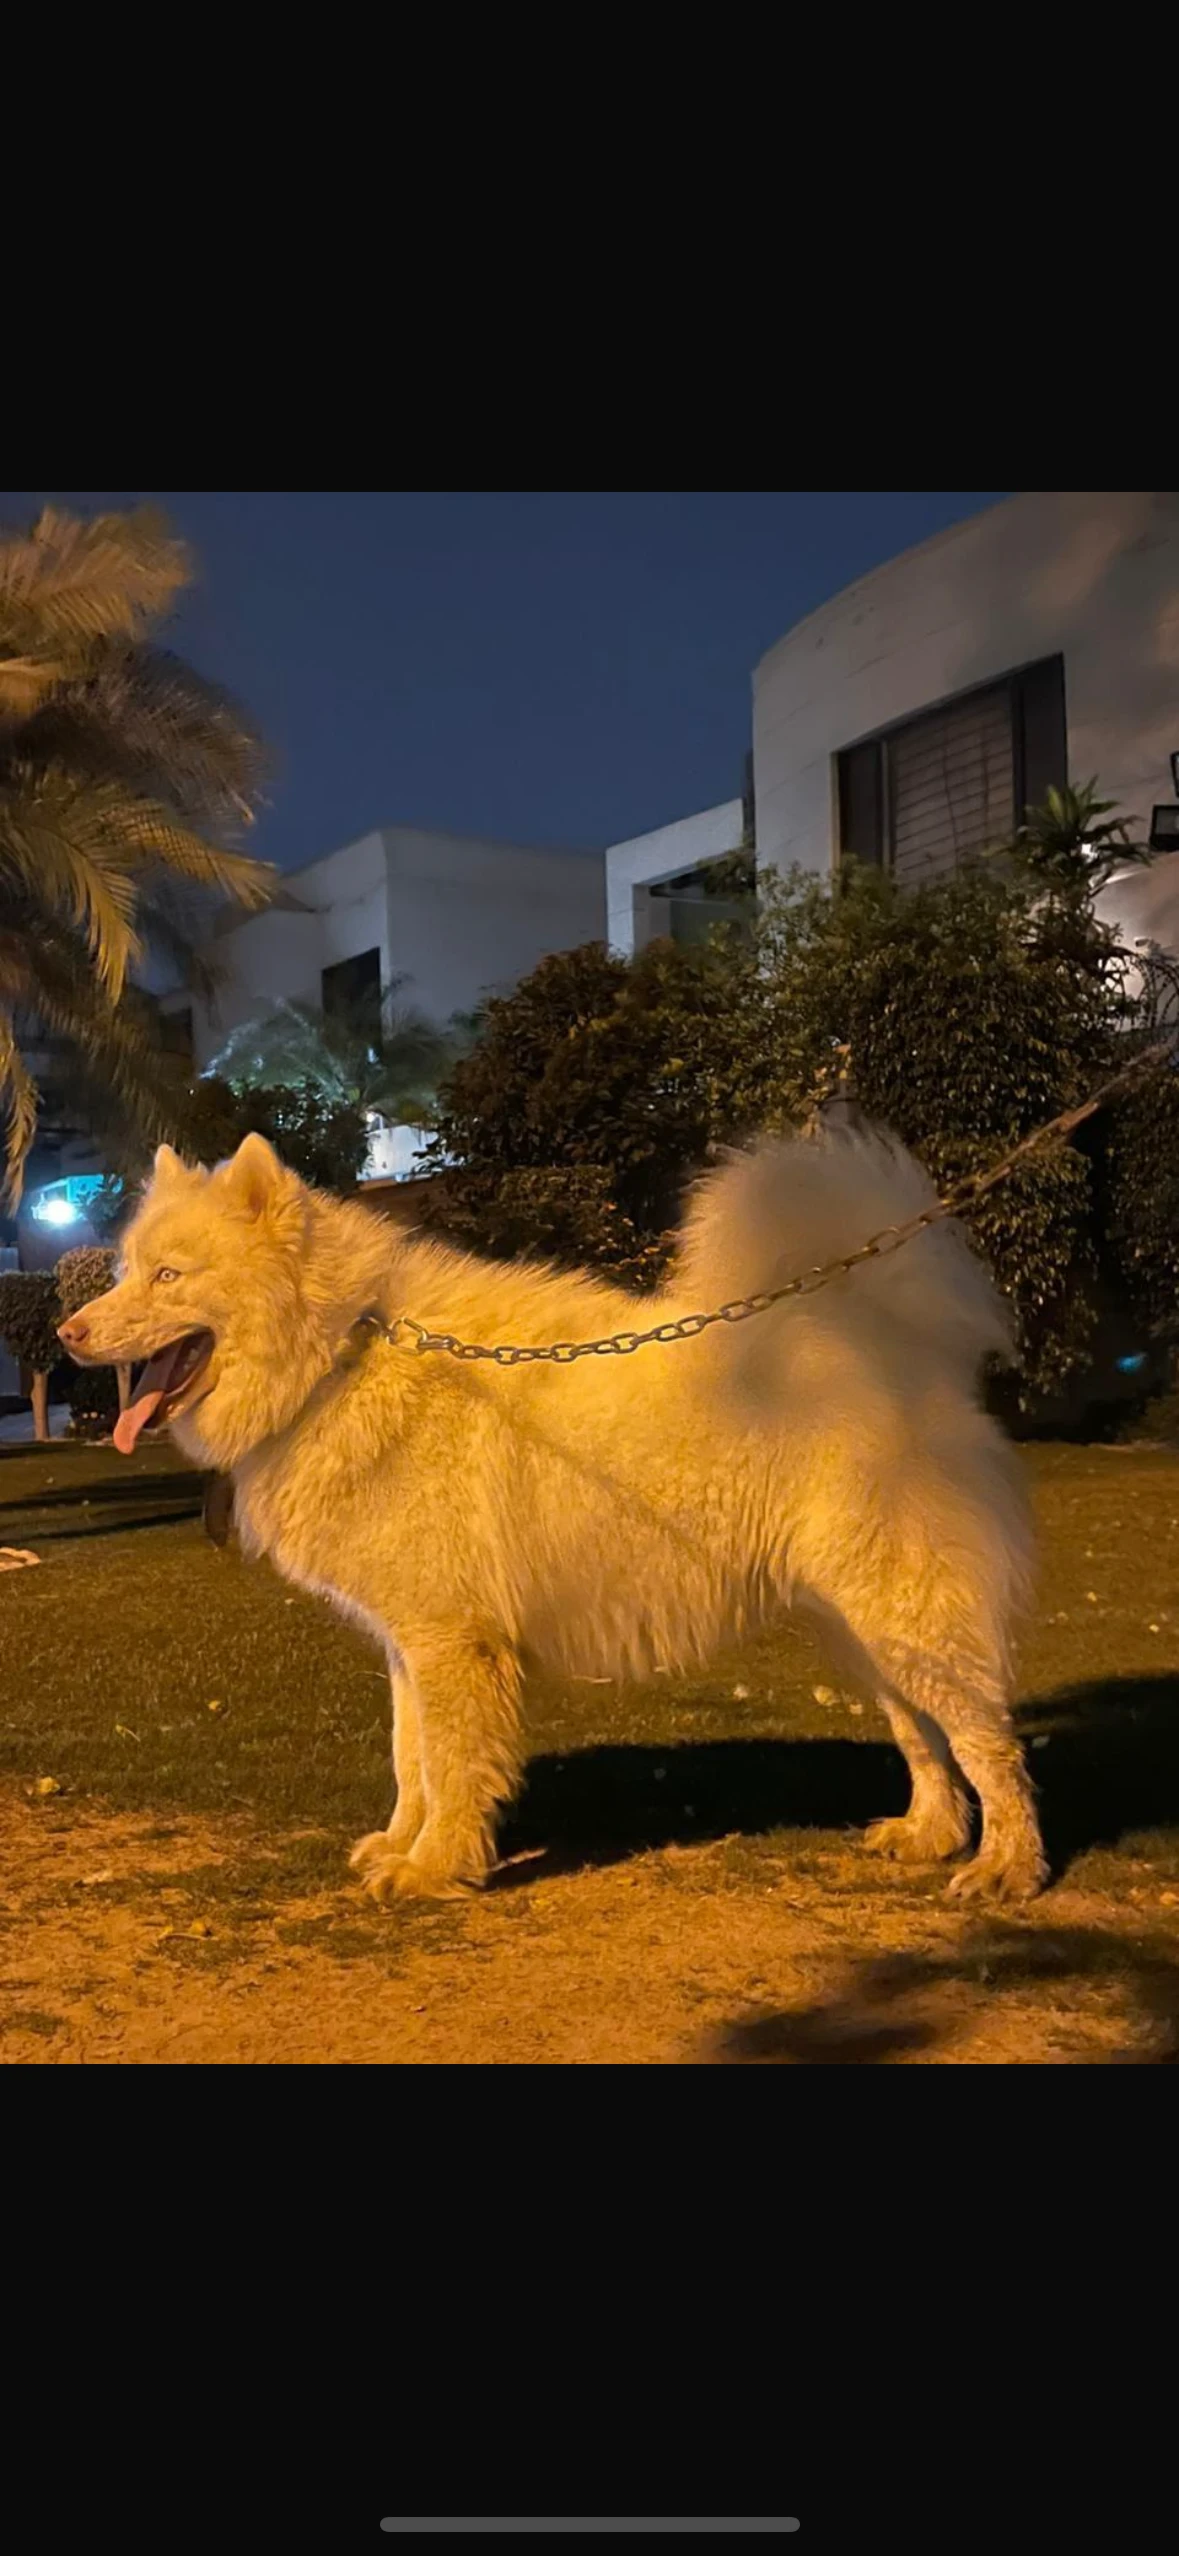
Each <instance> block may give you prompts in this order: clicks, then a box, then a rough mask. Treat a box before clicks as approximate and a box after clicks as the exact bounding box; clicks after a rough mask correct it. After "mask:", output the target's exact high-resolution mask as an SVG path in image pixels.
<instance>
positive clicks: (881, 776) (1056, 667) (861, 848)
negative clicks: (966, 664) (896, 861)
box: [835, 652, 1068, 870]
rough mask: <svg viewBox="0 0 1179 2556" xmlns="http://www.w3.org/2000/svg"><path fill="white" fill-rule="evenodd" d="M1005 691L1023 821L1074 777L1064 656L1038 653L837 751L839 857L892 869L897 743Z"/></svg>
mask: <svg viewBox="0 0 1179 2556" xmlns="http://www.w3.org/2000/svg"><path fill="white" fill-rule="evenodd" d="M990 696H1005V697H1006V700H1007V704H1008V712H1009V717H1010V722H1011V766H1012V798H1013V802H1014V810H1015V823H1016V825H1022V824H1023V823H1024V821H1025V818H1026V815H1027V811H1028V809H1029V807H1036V806H1038V805H1039V804H1040V802H1041V801H1042V800H1043V799H1044V797H1045V796H1046V795H1047V792H1048V790H1049V789H1050V788H1051V787H1052V786H1053V785H1054V784H1055V785H1056V786H1057V787H1058V788H1059V787H1063V785H1064V783H1065V782H1066V781H1067V779H1068V714H1067V701H1066V694H1065V669H1064V657H1063V655H1062V654H1060V653H1059V652H1058V653H1057V654H1055V655H1053V656H1051V657H1032V658H1029V659H1028V661H1027V663H1026V664H1024V665H1022V666H1013V667H1012V668H1011V669H1010V670H1009V672H1008V673H1006V674H1002V675H993V676H991V677H990V678H989V680H988V681H987V682H986V683H972V684H968V685H967V686H966V687H965V689H964V690H963V691H962V692H948V693H945V694H944V695H943V697H942V699H941V700H940V701H930V702H927V703H926V704H925V705H924V707H923V708H922V709H920V710H918V711H914V712H911V713H910V715H909V716H908V717H907V718H904V719H892V720H890V721H889V723H888V726H887V727H884V728H876V729H874V730H872V732H871V733H870V734H869V735H868V736H866V737H858V738H857V739H856V740H855V742H854V744H852V745H849V746H844V747H843V748H842V749H841V750H840V752H839V753H838V754H837V755H836V757H835V765H836V789H837V812H838V827H839V846H838V853H837V861H838V862H839V863H842V862H844V861H849V860H858V861H861V862H864V863H865V864H867V865H868V866H869V867H871V868H875V869H886V870H891V868H892V860H893V844H894V842H895V834H896V827H895V800H894V777H893V766H892V755H891V752H890V747H891V745H892V744H893V743H894V742H895V740H896V738H898V737H900V736H911V735H913V733H914V732H915V731H916V730H918V729H920V728H922V727H924V726H926V725H927V724H931V723H932V722H933V721H934V720H936V719H940V718H941V717H942V716H943V715H944V713H945V712H946V711H947V710H955V709H957V708H958V707H959V706H960V705H961V704H964V703H967V702H970V701H982V700H984V699H986V698H988V697H990Z"/></svg>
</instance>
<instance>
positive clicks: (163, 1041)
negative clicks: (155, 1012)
mask: <svg viewBox="0 0 1179 2556" xmlns="http://www.w3.org/2000/svg"><path fill="white" fill-rule="evenodd" d="M159 1030H160V1045H161V1047H162V1048H163V1051H164V1054H165V1056H180V1057H183V1059H184V1062H185V1064H186V1065H191V1063H192V1061H193V1054H192V1011H191V1009H190V1008H189V1009H186V1010H184V1011H182V1012H161V1013H160V1017H159Z"/></svg>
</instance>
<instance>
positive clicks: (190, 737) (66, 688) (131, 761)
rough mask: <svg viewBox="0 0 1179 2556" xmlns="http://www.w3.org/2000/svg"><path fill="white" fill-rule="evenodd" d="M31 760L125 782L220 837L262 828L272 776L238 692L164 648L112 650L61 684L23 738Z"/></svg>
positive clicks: (24, 751) (22, 745)
mask: <svg viewBox="0 0 1179 2556" xmlns="http://www.w3.org/2000/svg"><path fill="white" fill-rule="evenodd" d="M20 748H21V753H22V756H23V757H24V758H25V760H26V761H31V762H33V763H35V764H38V765H45V764H55V763H56V764H64V765H66V766H67V767H68V769H69V770H70V771H71V772H76V773H78V774H79V775H80V776H88V777H90V778H91V779H95V780H122V781H125V782H127V783H130V784H132V785H133V786H134V787H135V788H136V789H137V790H142V791H145V792H146V793H147V794H148V796H150V797H152V798H155V799H158V800H161V801H164V802H166V804H167V805H168V806H169V807H170V808H171V810H172V812H173V814H174V815H176V816H178V817H179V818H180V819H181V820H182V822H183V823H184V824H185V825H187V826H189V827H191V828H194V829H196V830H197V831H200V832H204V831H205V830H208V831H210V832H212V833H214V834H216V835H217V836H218V837H219V839H221V840H225V839H226V838H227V837H228V838H230V839H232V837H233V836H234V834H236V833H238V832H239V831H241V830H244V829H246V828H248V827H249V826H251V825H252V824H253V823H254V819H255V808H256V805H257V802H258V800H259V798H260V795H261V791H262V786H263V783H264V781H265V779H266V777H267V772H268V768H269V766H268V759H267V757H266V755H265V754H264V752H263V749H262V745H261V743H260V740H259V738H258V737H257V736H256V734H255V733H254V731H253V730H252V729H251V727H250V725H249V722H248V720H247V719H246V717H245V714H244V712H243V711H242V710H240V709H239V707H238V705H237V703H236V702H235V701H234V700H233V697H232V695H231V694H230V693H228V692H226V691H224V690H223V689H222V687H221V686H220V685H218V684H214V683H210V682H209V681H208V680H207V678H206V677H205V676H203V675H198V674H196V673H195V672H194V671H193V669H192V668H191V667H190V666H186V665H185V664H184V662H183V660H182V659H181V658H179V657H175V656H173V655H171V654H170V653H169V652H168V651H166V650H164V649H153V648H144V647H140V648H126V647H117V646H112V647H110V648H107V649H104V650H103V651H102V652H101V653H100V655H99V657H98V659H97V661H96V663H95V664H94V665H93V666H92V668H91V669H90V671H89V672H88V673H87V674H86V675H85V677H84V678H81V679H79V678H75V679H73V680H71V681H69V682H65V683H61V684H59V685H58V687H57V689H56V690H55V691H54V692H53V693H52V694H51V695H50V697H49V698H48V699H47V700H45V701H43V702H42V703H41V705H40V707H39V708H37V709H36V710H35V712H34V715H32V716H31V717H30V718H29V720H28V722H27V724H26V726H25V728H24V730H23V732H22V735H21V740H20Z"/></svg>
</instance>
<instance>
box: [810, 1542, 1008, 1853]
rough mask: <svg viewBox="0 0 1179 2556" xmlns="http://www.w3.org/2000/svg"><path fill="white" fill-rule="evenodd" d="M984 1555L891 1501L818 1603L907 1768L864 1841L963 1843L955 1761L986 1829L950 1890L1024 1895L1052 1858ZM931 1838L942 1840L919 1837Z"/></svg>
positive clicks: (834, 1572) (889, 1845) (992, 1576)
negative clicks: (902, 1789) (1020, 1735)
mask: <svg viewBox="0 0 1179 2556" xmlns="http://www.w3.org/2000/svg"><path fill="white" fill-rule="evenodd" d="M936 1522H937V1521H936V1518H935V1524H936ZM987 1559H988V1558H987V1556H986V1553H985V1550H983V1551H982V1552H981V1553H980V1551H979V1550H975V1549H973V1548H972V1545H971V1543H970V1542H968V1541H967V1539H966V1538H965V1537H961V1536H959V1537H956V1538H949V1537H943V1541H942V1542H941V1543H940V1544H939V1543H938V1542H936V1541H935V1540H934V1538H933V1537H932V1536H931V1535H930V1534H929V1533H928V1531H921V1530H920V1529H919V1528H918V1525H917V1522H916V1520H915V1518H914V1515H913V1512H912V1511H911V1510H910V1512H909V1514H908V1516H907V1517H905V1516H904V1515H903V1513H898V1514H897V1515H896V1516H894V1519H893V1520H892V1521H891V1523H890V1529H889V1532H888V1533H887V1534H884V1535H880V1536H879V1537H877V1536H873V1537H872V1539H871V1542H870V1543H869V1542H867V1541H866V1542H865V1544H864V1545H863V1546H862V1547H861V1549H860V1551H859V1553H858V1555H857V1556H856V1558H855V1560H854V1561H853V1562H852V1563H851V1564H850V1567H849V1566H847V1565H845V1567H844V1568H843V1569H842V1570H841V1569H840V1568H839V1565H838V1562H836V1564H835V1566H834V1568H832V1567H831V1565H830V1563H829V1564H828V1569H827V1573H826V1575H825V1577H826V1585H825V1587H824V1589H823V1596H824V1598H825V1601H826V1605H825V1608H824V1609H823V1612H824V1614H825V1615H826V1617H827V1620H828V1622H829V1623H830V1621H831V1619H832V1617H833V1616H834V1617H836V1618H838V1619H842V1625H843V1627H844V1628H845V1629H846V1633H847V1634H848V1635H850V1639H851V1643H852V1645H853V1647H854V1649H855V1650H857V1651H858V1652H859V1654H860V1655H861V1656H862V1657H866V1659H867V1660H868V1661H869V1662H870V1663H871V1667H872V1669H873V1671H874V1672H875V1674H874V1678H873V1680H872V1684H873V1689H874V1692H875V1693H876V1694H877V1695H878V1696H879V1698H880V1700H881V1702H882V1703H883V1705H884V1708H885V1710H886V1712H887V1713H888V1715H889V1719H890V1721H891V1722H892V1727H893V1731H894V1735H895V1736H896V1738H897V1740H898V1741H899V1744H900V1746H901V1748H902V1750H903V1752H904V1755H905V1757H906V1759H907V1760H908V1764H909V1768H910V1772H911V1774H912V1776H913V1801H912V1805H911V1808H910V1811H909V1814H908V1819H907V1820H906V1821H898V1822H887V1823H882V1826H881V1828H878V1829H877V1830H876V1831H875V1832H873V1831H871V1830H870V1831H869V1836H868V1843H869V1844H870V1845H872V1846H879V1847H881V1848H883V1850H884V1851H885V1852H889V1851H891V1852H893V1853H897V1852H901V1853H904V1852H906V1851H909V1852H912V1853H916V1852H917V1851H918V1846H919V1841H920V1843H921V1847H922V1850H923V1851H928V1852H931V1853H932V1852H935V1851H938V1852H941V1853H942V1854H945V1853H952V1852H954V1851H956V1849H957V1848H958V1847H959V1846H961V1845H963V1844H965V1836H966V1832H965V1823H964V1804H963V1800H962V1795H961V1791H960V1788H959V1787H958V1786H957V1785H956V1784H955V1770H958V1771H959V1772H960V1773H961V1774H962V1775H964V1776H965V1778H966V1781H967V1783H968V1784H970V1785H972V1786H973V1788H974V1791H975V1792H976V1793H977V1795H978V1798H979V1802H980V1804H981V1806H982V1838H981V1841H980V1844H979V1850H978V1853H977V1855H976V1856H975V1857H974V1859H973V1861H972V1862H970V1863H968V1864H966V1865H964V1866H963V1868H962V1871H961V1872H959V1873H956V1874H955V1875H954V1878H953V1880H952V1882H951V1884H950V1888H951V1890H953V1891H955V1892H957V1893H958V1894H959V1895H961V1896H963V1897H972V1896H973V1895H974V1894H975V1893H977V1892H981V1891H994V1892H995V1893H996V1894H997V1896H998V1897H1000V1898H1002V1899H1031V1898H1033V1897H1034V1895H1035V1893H1036V1892H1037V1891H1038V1890H1040V1889H1042V1888H1043V1885H1044V1882H1045V1881H1046V1879H1047V1874H1048V1868H1047V1864H1046V1861H1045V1857H1044V1850H1043V1847H1042V1845H1041V1842H1040V1829H1039V1822H1038V1820H1037V1817H1036V1808H1035V1795H1034V1793H1033V1790H1032V1786H1031V1782H1030V1779H1029V1777H1028V1773H1027V1769H1026V1767H1025V1765H1024V1761H1023V1752H1022V1750H1021V1748H1020V1745H1019V1741H1018V1739H1017V1738H1016V1735H1015V1729H1014V1726H1013V1723H1012V1719H1011V1708H1010V1700H1009V1697H1010V1687H1009V1678H1008V1670H1007V1662H1006V1652H1007V1641H1006V1617H1007V1607H1006V1602H1005V1600H1004V1597H1003V1594H1002V1572H1001V1571H1000V1570H998V1569H997V1568H995V1567H991V1568H989V1569H988V1567H987ZM817 1578H818V1574H817V1573H816V1574H815V1579H816V1580H817ZM996 1581H998V1583H999V1588H998V1591H997V1592H996V1588H995V1583H996ZM861 1674H862V1672H861ZM898 1708H899V1711H898ZM909 1820H912V1821H914V1822H915V1825H914V1827H913V1828H912V1829H911V1830H910V1829H909V1826H908V1821H909ZM938 1837H940V1838H942V1839H943V1840H944V1842H943V1843H942V1844H941V1845H940V1847H938V1848H935V1847H934V1846H932V1845H930V1846H928V1847H926V1846H925V1843H924V1841H925V1840H927V1839H932V1838H938ZM902 1838H903V1839H904V1841H905V1842H904V1843H902ZM910 1838H911V1839H912V1844H911V1846H910V1845H909V1843H908V1841H909V1839H910Z"/></svg>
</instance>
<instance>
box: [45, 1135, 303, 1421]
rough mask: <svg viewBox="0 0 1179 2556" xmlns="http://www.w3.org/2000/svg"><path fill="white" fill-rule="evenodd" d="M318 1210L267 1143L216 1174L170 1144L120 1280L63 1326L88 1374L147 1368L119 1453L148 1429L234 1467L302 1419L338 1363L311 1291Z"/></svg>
mask: <svg viewBox="0 0 1179 2556" xmlns="http://www.w3.org/2000/svg"><path fill="white" fill-rule="evenodd" d="M312 1208H313V1201H312V1197H311V1193H310V1192H309V1191H308V1190H306V1189H305V1188H304V1186H303V1183H302V1181H300V1180H299V1179H297V1178H296V1175H295V1174H294V1172H290V1171H287V1170H286V1169H285V1168H284V1166H283V1165H282V1163H280V1161H279V1159H278V1156H277V1154H275V1153H274V1152H273V1150H272V1148H271V1147H270V1146H269V1145H268V1144H267V1143H266V1140H265V1138H264V1137H262V1136H247V1137H245V1138H244V1140H243V1142H242V1143H241V1145H239V1147H238V1150H237V1152H236V1154H235V1155H234V1156H233V1157H232V1160H231V1161H229V1162H227V1163H221V1164H219V1165H218V1167H217V1169H216V1171H212V1172H209V1171H189V1170H187V1169H186V1167H185V1165H184V1164H183V1163H182V1162H181V1160H180V1158H179V1155H177V1154H174V1153H173V1151H172V1148H171V1146H170V1145H161V1147H160V1149H159V1152H158V1153H157V1155H156V1159H155V1170H154V1173H153V1176H152V1179H151V1183H150V1185H149V1187H148V1189H147V1191H146V1193H145V1196H144V1198H143V1202H142V1205H141V1206H140V1208H139V1211H138V1213H137V1215H136V1217H135V1219H134V1222H133V1223H132V1224H131V1225H129V1227H128V1229H127V1232H126V1234H125V1235H124V1237H123V1241H122V1247H121V1253H120V1272H119V1277H118V1280H117V1283H116V1284H115V1286H113V1287H112V1288H111V1289H110V1290H109V1292H108V1294H106V1295H105V1296H96V1297H95V1298H94V1300H93V1302H92V1303H91V1304H88V1305H83V1306H82V1307H81V1309H80V1311H79V1312H77V1313H76V1314H72V1315H71V1316H70V1318H69V1320H68V1321H66V1322H63V1323H62V1324H61V1325H60V1327H59V1337H60V1338H61V1340H62V1341H63V1342H64V1344H65V1346H66V1348H67V1349H68V1350H69V1352H70V1355H71V1357H73V1358H75V1359H76V1360H77V1361H78V1363H79V1364H80V1365H82V1366H110V1365H115V1364H121V1363H123V1362H127V1363H132V1364H133V1363H137V1362H138V1361H140V1360H145V1361H146V1364H145V1365H144V1367H143V1372H142V1374H141V1375H140V1377H139V1379H138V1382H137V1384H136V1387H135V1395H134V1400H133V1401H132V1403H131V1406H130V1408H129V1409H128V1410H127V1411H124V1412H123V1413H122V1414H121V1415H120V1418H119V1422H118V1426H117V1428H116V1430H115V1444H116V1446H117V1447H119V1448H120V1450H121V1452H122V1453H123V1454H124V1455H130V1453H131V1450H132V1448H133V1447H134V1445H135V1442H136V1439H137V1438H138V1436H139V1433H140V1430H141V1429H143V1428H144V1427H145V1426H146V1425H147V1423H148V1422H149V1421H155V1422H156V1423H161V1422H163V1423H166V1424H167V1425H168V1426H169V1427H171V1428H172V1429H173V1430H174V1431H175V1435H176V1437H177V1439H178V1441H179V1443H180V1445H181V1446H182V1447H183V1448H184V1451H185V1453H186V1454H187V1455H190V1456H192V1457H194V1458H195V1459H196V1461H198V1462H202V1463H206V1464H214V1465H217V1466H219V1467H220V1468H221V1469H223V1470H226V1471H228V1469H229V1468H230V1466H231V1465H233V1464H236V1463H238V1462H240V1460H241V1458H242V1457H243V1456H244V1455H246V1454H248V1452H249V1450H250V1448H251V1447H252V1446H257V1445H258V1444H259V1442H260V1441H261V1440H262V1439H263V1438H267V1437H270V1436H272V1435H273V1433H274V1431H275V1430H276V1429H281V1428H283V1427H285V1426H286V1424H287V1423H288V1422H289V1421H290V1420H292V1419H293V1418H294V1416H295V1413H296V1412H297V1411H298V1409H299V1408H300V1405H301V1403H302V1402H303V1401H304V1400H305V1399H306V1396H307V1394H308V1392H309V1391H310V1390H311V1387H312V1385H313V1384H314V1383H315V1381H316V1379H317V1377H318V1376H319V1375H320V1374H322V1373H323V1372H324V1369H325V1366H326V1364H327V1362H328V1361H327V1356H326V1354H325V1349H324V1342H323V1338H322V1328H323V1326H322V1321H321V1320H317V1319H316V1314H315V1308H314V1307H313V1306H312V1305H311V1304H310V1303H309V1301H308V1298H307V1293H306V1289H305V1286H304V1248H305V1244H306V1240H307V1234H308V1227H309V1220H310V1216H311V1213H312Z"/></svg>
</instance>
